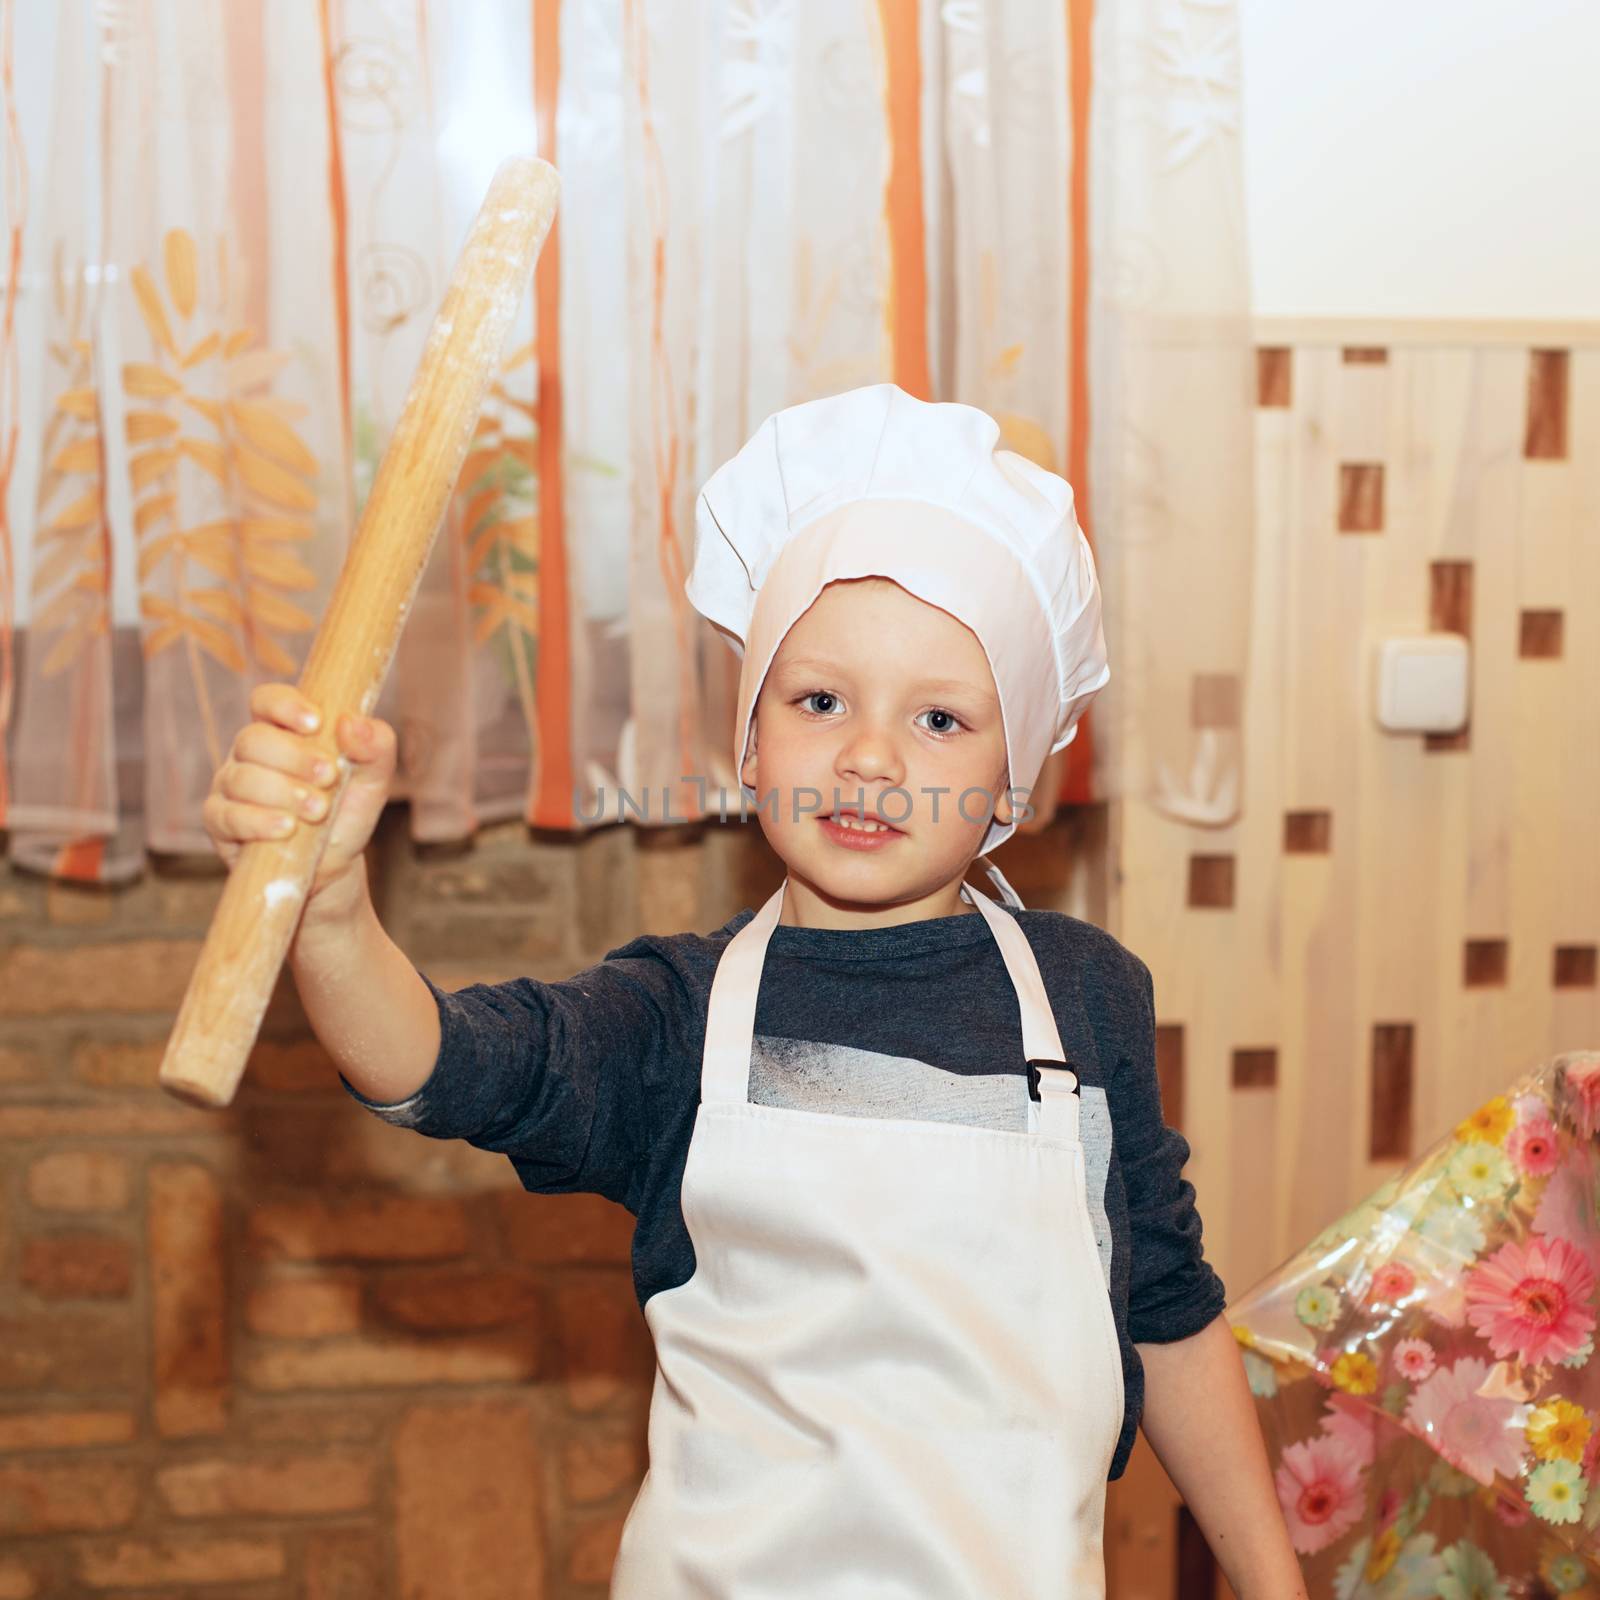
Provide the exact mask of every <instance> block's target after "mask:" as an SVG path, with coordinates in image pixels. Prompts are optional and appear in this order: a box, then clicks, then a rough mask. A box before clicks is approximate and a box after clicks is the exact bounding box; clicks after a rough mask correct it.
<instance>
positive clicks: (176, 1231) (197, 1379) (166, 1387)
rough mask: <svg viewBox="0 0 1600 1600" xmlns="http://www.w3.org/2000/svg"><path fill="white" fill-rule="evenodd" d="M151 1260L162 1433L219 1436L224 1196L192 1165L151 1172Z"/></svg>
mask: <svg viewBox="0 0 1600 1600" xmlns="http://www.w3.org/2000/svg"><path fill="white" fill-rule="evenodd" d="M148 1224H149V1260H150V1291H151V1324H152V1328H151V1333H152V1344H153V1351H154V1358H155V1415H156V1426H157V1427H158V1428H159V1429H160V1430H161V1432H162V1433H164V1434H167V1435H168V1436H190V1435H194V1434H206V1433H220V1432H221V1431H222V1429H223V1427H224V1425H225V1424H226V1421H227V1414H228V1399H229V1383H228V1333H227V1294H226V1281H225V1268H224V1260H223V1254H224V1248H225V1240H224V1228H223V1214H222V1193H221V1191H220V1190H219V1189H218V1187H217V1181H216V1179H215V1178H214V1177H212V1175H211V1174H210V1173H209V1172H208V1171H207V1170H206V1169H205V1168H204V1167H202V1166H198V1165H196V1164H194V1163H190V1162H183V1163H166V1164H162V1165H159V1166H155V1167H152V1168H151V1169H150V1179H149V1200H148Z"/></svg>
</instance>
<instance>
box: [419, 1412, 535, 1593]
mask: <svg viewBox="0 0 1600 1600" xmlns="http://www.w3.org/2000/svg"><path fill="white" fill-rule="evenodd" d="M542 1479H543V1475H542V1473H541V1471H540V1461H539V1453H538V1450H537V1448H536V1446H535V1442H534V1426H533V1420H532V1418H531V1417H530V1416H529V1415H528V1413H527V1412H526V1411H524V1410H523V1409H522V1408H521V1407H519V1406H515V1405H508V1404H506V1403H505V1402H503V1401H487V1402H483V1403H479V1404H463V1405H459V1406H447V1405H438V1406H433V1405H430V1406H418V1407H416V1408H415V1409H414V1410H412V1411H411V1412H409V1413H408V1414H407V1415H406V1417H405V1418H404V1420H403V1421H402V1422H401V1423H400V1425H399V1427H398V1428H397V1429H396V1430H395V1439H394V1541H395V1550H396V1554H397V1556H398V1559H399V1580H400V1581H399V1588H400V1593H401V1594H402V1595H407V1596H417V1597H419V1600H420V1597H422V1596H431V1595H471V1596H472V1600H539V1597H540V1596H541V1595H542V1594H543V1593H544V1584H543V1573H544V1562H545V1552H544V1542H545V1539H544V1515H543V1508H542V1503H541V1502H542V1495H541V1493H540V1488H541V1483H542Z"/></svg>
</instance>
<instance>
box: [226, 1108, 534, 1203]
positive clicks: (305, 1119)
mask: <svg viewBox="0 0 1600 1600" xmlns="http://www.w3.org/2000/svg"><path fill="white" fill-rule="evenodd" d="M241 1110H242V1115H243V1118H244V1129H243V1133H244V1136H243V1138H241V1140H240V1141H239V1145H238V1153H239V1176H240V1178H241V1180H242V1187H244V1188H246V1189H248V1190H249V1191H250V1192H251V1193H253V1194H257V1195H260V1196H261V1197H262V1198H264V1199H271V1198H273V1197H275V1196H280V1195H288V1194H292V1193H299V1192H300V1191H302V1190H304V1191H307V1192H310V1193H315V1194H339V1193H352V1194H374V1193H382V1194H390V1193H400V1194H409V1195H450V1196H461V1195H470V1194H477V1193H482V1192H484V1191H486V1190H506V1189H517V1190H518V1191H519V1192H520V1191H521V1186H520V1185H519V1184H518V1182H517V1175H516V1173H515V1171H514V1170H513V1169H512V1166H511V1163H510V1162H509V1161H507V1160H506V1159H505V1157H504V1156H500V1155H495V1154H493V1153H492V1152H491V1151H488V1150H475V1149H474V1148H473V1147H472V1146H471V1145H470V1144H467V1143H465V1142H464V1141H463V1140H460V1139H419V1138H418V1137H417V1136H416V1134H414V1133H411V1132H410V1131H409V1130H407V1129H405V1128H395V1127H391V1126H390V1125H389V1124H388V1123H387V1122H383V1121H380V1120H379V1119H378V1118H377V1117H372V1116H368V1115H366V1113H364V1112H362V1111H360V1110H358V1109H356V1108H355V1107H353V1106H351V1105H350V1104H349V1102H348V1100H347V1099H346V1098H345V1097H344V1095H343V1093H342V1091H341V1092H340V1098H339V1100H338V1101H335V1100H334V1099H333V1098H332V1097H331V1096H329V1095H324V1096H318V1097H316V1098H315V1099H312V1098H309V1097H305V1096H298V1097H290V1096H288V1095H275V1094H259V1095H254V1096H253V1097H246V1098H245V1100H244V1101H243V1102H242V1105H241ZM474 1220H475V1219H474Z"/></svg>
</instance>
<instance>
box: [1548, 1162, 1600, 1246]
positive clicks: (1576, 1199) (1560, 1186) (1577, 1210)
mask: <svg viewBox="0 0 1600 1600" xmlns="http://www.w3.org/2000/svg"><path fill="white" fill-rule="evenodd" d="M1597 1193H1600V1153H1597V1152H1596V1151H1595V1149H1594V1147H1593V1146H1592V1145H1574V1146H1573V1147H1572V1148H1571V1149H1570V1150H1568V1151H1567V1155H1566V1159H1565V1160H1564V1161H1562V1162H1561V1164H1560V1165H1559V1166H1558V1167H1557V1168H1556V1170H1555V1172H1554V1173H1552V1174H1551V1177H1550V1181H1549V1182H1548V1183H1547V1184H1546V1185H1545V1186H1544V1193H1543V1194H1542V1195H1540V1196H1539V1204H1538V1207H1537V1209H1536V1210H1535V1211H1534V1213H1533V1231H1534V1232H1535V1233H1542V1234H1544V1235H1545V1236H1546V1237H1547V1238H1551V1239H1565V1240H1566V1241H1567V1242H1568V1243H1569V1244H1571V1245H1573V1246H1575V1247H1576V1248H1577V1249H1578V1250H1580V1251H1581V1252H1582V1253H1583V1257H1584V1259H1585V1260H1586V1261H1587V1262H1588V1263H1589V1265H1590V1266H1591V1267H1593V1268H1595V1269H1596V1270H1597V1271H1600V1215H1597V1214H1596V1211H1595V1196H1596V1194H1597Z"/></svg>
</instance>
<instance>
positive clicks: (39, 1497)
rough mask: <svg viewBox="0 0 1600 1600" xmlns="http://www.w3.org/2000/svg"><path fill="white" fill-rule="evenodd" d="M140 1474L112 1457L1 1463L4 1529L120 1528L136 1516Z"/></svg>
mask: <svg viewBox="0 0 1600 1600" xmlns="http://www.w3.org/2000/svg"><path fill="white" fill-rule="evenodd" d="M138 1504H139V1479H138V1476H137V1474H136V1473H135V1472H134V1470H133V1468H132V1467H124V1466H117V1465H115V1464H113V1463H111V1462H106V1461H78V1462H73V1463H72V1464H71V1465H63V1464H61V1463H58V1462H49V1463H47V1464H45V1465H42V1466H36V1465H29V1466H24V1465H22V1464H21V1463H11V1464H9V1465H6V1466H0V1535H15V1534H25V1533H67V1532H74V1531H76V1532H86V1531H91V1530H93V1531H99V1530H102V1529H105V1528H120V1527H122V1526H123V1524H125V1523H128V1522H131V1521H132V1520H133V1513H134V1511H135V1510H136V1509H137V1507H138Z"/></svg>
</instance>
